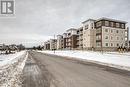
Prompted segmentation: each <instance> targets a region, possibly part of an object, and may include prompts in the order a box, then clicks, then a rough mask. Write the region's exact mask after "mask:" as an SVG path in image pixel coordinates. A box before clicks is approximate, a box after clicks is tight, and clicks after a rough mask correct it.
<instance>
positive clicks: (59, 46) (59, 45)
mask: <svg viewBox="0 0 130 87" xmlns="http://www.w3.org/2000/svg"><path fill="white" fill-rule="evenodd" d="M57 49H58V50H61V49H63V36H62V35H57Z"/></svg>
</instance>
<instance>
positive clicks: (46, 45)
mask: <svg viewBox="0 0 130 87" xmlns="http://www.w3.org/2000/svg"><path fill="white" fill-rule="evenodd" d="M44 50H50V41H49V40H48V41H46V42H44Z"/></svg>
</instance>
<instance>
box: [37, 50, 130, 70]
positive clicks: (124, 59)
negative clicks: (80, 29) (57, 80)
mask: <svg viewBox="0 0 130 87" xmlns="http://www.w3.org/2000/svg"><path fill="white" fill-rule="evenodd" d="M38 52H42V53H48V54H54V55H59V56H65V57H71V58H78V59H81V60H84V61H89V62H94V63H98V64H102V65H107V66H111V67H115V68H120V69H126V70H130V53H118V52H104V53H101V52H92V51H55V53H54V51H38Z"/></svg>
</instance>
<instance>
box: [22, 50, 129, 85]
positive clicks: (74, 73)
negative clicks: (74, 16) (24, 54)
mask: <svg viewBox="0 0 130 87" xmlns="http://www.w3.org/2000/svg"><path fill="white" fill-rule="evenodd" d="M23 73H24V81H23V87H130V72H129V71H124V70H119V69H115V68H111V67H107V66H102V65H98V64H94V63H90V62H83V61H79V60H74V59H68V58H64V57H58V56H53V55H48V54H43V53H38V52H32V51H30V52H29V57H28V60H27V62H26V65H25V68H24V71H23Z"/></svg>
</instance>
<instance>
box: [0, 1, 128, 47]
mask: <svg viewBox="0 0 130 87" xmlns="http://www.w3.org/2000/svg"><path fill="white" fill-rule="evenodd" d="M15 1H16V2H15V5H16V6H15V10H16V12H15V17H13V18H12V17H10V18H3V17H1V18H0V43H5V44H11V43H16V44H20V43H23V44H25V45H26V46H33V45H38V44H41V43H43V42H44V41H45V40H47V39H49V38H51V37H53V35H54V34H62V33H63V32H65V31H66V30H67V29H69V28H72V27H74V28H78V27H80V26H81V22H82V21H85V20H87V19H88V18H93V19H98V18H101V17H108V18H113V19H118V20H123V21H127V22H128V26H130V0H15Z"/></svg>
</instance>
